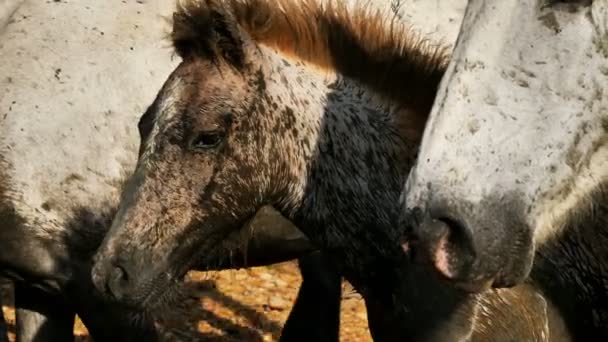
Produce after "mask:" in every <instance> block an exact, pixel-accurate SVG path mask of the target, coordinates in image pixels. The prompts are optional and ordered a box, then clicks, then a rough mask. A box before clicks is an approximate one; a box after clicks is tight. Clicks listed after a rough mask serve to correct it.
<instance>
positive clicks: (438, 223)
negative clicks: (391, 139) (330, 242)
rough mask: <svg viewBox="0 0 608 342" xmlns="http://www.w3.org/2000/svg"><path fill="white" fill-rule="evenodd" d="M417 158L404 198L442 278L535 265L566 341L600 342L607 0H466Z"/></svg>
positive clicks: (607, 312) (606, 207)
mask: <svg viewBox="0 0 608 342" xmlns="http://www.w3.org/2000/svg"><path fill="white" fill-rule="evenodd" d="M418 158H419V159H418V162H417V166H416V167H415V168H414V170H413V172H412V173H411V174H410V177H409V179H408V182H407V185H406V188H405V192H404V195H403V199H404V201H405V204H404V205H405V206H406V208H407V211H408V212H409V214H411V215H412V216H413V217H414V218H416V219H417V224H415V225H414V226H413V227H412V228H413V230H412V231H411V232H410V234H411V235H412V236H413V237H418V238H420V240H421V241H425V242H426V243H427V244H426V245H425V247H426V249H425V250H424V253H425V254H427V255H428V256H429V257H430V258H431V260H433V261H434V264H435V266H436V268H437V270H438V272H439V273H440V274H442V275H443V276H444V277H445V278H447V279H451V280H453V281H454V282H456V283H457V284H459V285H466V286H472V288H474V289H478V290H481V289H483V288H486V287H487V286H489V285H492V284H493V285H494V286H496V287H501V286H505V285H513V284H518V283H521V282H522V281H523V280H524V279H525V278H526V276H528V274H529V272H530V270H532V271H531V273H530V275H531V276H530V278H529V279H528V280H527V282H529V283H530V284H532V285H533V286H535V287H536V288H538V289H539V290H540V292H542V293H543V294H544V297H545V298H546V300H547V302H550V303H553V304H554V305H555V306H556V307H558V309H559V311H560V312H561V314H562V315H563V317H564V319H565V321H566V322H567V327H568V330H569V331H568V334H570V335H571V336H572V338H573V339H575V340H580V341H583V340H605V339H606V338H608V296H606V293H607V290H608V285H607V284H608V192H607V189H608V188H607V186H608V1H606V0H593V1H591V0H580V1H544V0H542V1H541V0H501V1H492V2H488V1H483V0H470V1H469V3H468V6H467V10H466V14H465V18H464V21H463V25H462V29H461V32H460V35H459V37H458V40H457V43H456V46H455V49H454V52H453V57H452V60H451V63H450V65H449V67H448V70H447V73H446V75H445V77H444V79H443V81H442V85H441V87H440V90H439V93H438V96H437V98H436V101H435V104H434V107H433V111H432V113H431V116H430V119H429V121H428V123H427V126H426V129H425V133H424V136H423V141H422V146H421V149H420V154H419V157H418ZM429 235H433V236H434V238H429ZM548 333H549V334H550V336H549V337H547V338H548V339H550V340H552V341H553V340H558V339H560V338H564V339H565V338H566V336H565V335H562V334H561V333H556V332H555V331H551V330H549V331H548Z"/></svg>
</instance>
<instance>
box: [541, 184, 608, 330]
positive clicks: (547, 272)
mask: <svg viewBox="0 0 608 342" xmlns="http://www.w3.org/2000/svg"><path fill="white" fill-rule="evenodd" d="M606 185H608V184H602V185H601V186H600V187H598V191H597V192H596V193H595V194H594V195H596V196H593V197H594V201H593V202H594V203H595V204H594V205H593V209H592V210H588V211H587V212H584V213H576V214H574V215H573V217H571V219H570V222H568V223H567V224H566V225H565V226H564V229H562V230H561V232H560V234H559V235H558V236H555V237H553V238H552V239H551V240H549V241H547V242H546V243H544V244H543V245H542V246H540V247H539V248H538V251H537V253H536V259H535V263H534V269H533V271H532V274H531V278H532V279H533V280H534V281H535V282H536V283H537V284H538V285H539V287H540V289H541V290H542V291H543V293H544V294H545V295H546V296H547V297H548V299H549V300H551V302H552V303H553V304H555V306H556V307H558V308H559V310H560V312H561V314H562V315H563V316H564V317H565V318H566V319H565V321H566V322H567V325H568V327H569V329H570V331H571V332H572V334H573V335H574V337H575V338H576V339H577V340H578V339H581V340H588V339H596V338H597V337H596V336H595V335H596V334H599V335H601V336H602V338H604V339H605V338H608V332H606V326H607V325H608V311H607V310H606V308H608V296H607V295H606V291H607V289H608V286H607V285H606V284H608V267H607V260H608V192H606V191H604V190H603V189H607V188H608V187H606ZM581 211H582V212H583V211H584V210H581ZM585 337H589V338H585Z"/></svg>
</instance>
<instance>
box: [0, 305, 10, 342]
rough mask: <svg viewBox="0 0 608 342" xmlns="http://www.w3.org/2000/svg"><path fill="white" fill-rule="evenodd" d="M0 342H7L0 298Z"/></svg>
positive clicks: (6, 331)
mask: <svg viewBox="0 0 608 342" xmlns="http://www.w3.org/2000/svg"><path fill="white" fill-rule="evenodd" d="M0 342H8V328H7V324H6V320H5V319H4V312H3V311H2V298H0Z"/></svg>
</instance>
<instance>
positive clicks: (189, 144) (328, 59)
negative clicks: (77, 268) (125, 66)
mask: <svg viewBox="0 0 608 342" xmlns="http://www.w3.org/2000/svg"><path fill="white" fill-rule="evenodd" d="M172 38H173V43H174V47H175V50H176V52H177V53H178V54H179V56H181V57H182V59H183V61H182V62H181V63H180V64H179V66H178V67H177V68H176V69H175V70H174V71H173V73H172V74H171V76H170V77H169V78H168V80H167V81H166V82H165V84H164V86H163V88H162V89H161V90H160V92H159V93H158V96H157V97H156V99H155V101H154V102H153V103H152V105H151V106H150V107H149V108H148V110H147V111H146V112H145V114H144V115H143V116H142V118H141V120H140V125H139V128H140V132H141V134H142V143H141V148H142V150H141V154H140V157H139V160H138V163H137V168H136V171H135V173H134V175H133V176H132V177H131V178H130V180H129V182H128V185H127V187H126V188H125V189H126V190H125V192H124V193H123V197H122V200H121V205H120V207H119V209H118V212H117V215H116V217H115V219H114V221H113V224H112V228H111V230H110V232H109V233H108V235H107V236H106V238H105V240H104V243H103V244H102V246H101V248H100V250H99V252H98V257H97V262H96V266H95V269H94V272H93V278H94V281H95V283H96V285H97V287H98V289H99V290H101V291H104V292H106V293H107V294H108V295H110V296H111V297H113V298H115V299H116V300H119V301H121V302H123V303H127V304H130V305H132V306H135V307H143V308H154V307H157V306H162V305H163V304H164V303H163V299H164V298H165V297H166V296H168V295H167V293H169V292H170V290H171V288H172V285H173V284H175V283H177V281H178V280H179V279H181V278H182V277H183V275H184V274H185V273H186V272H187V271H188V270H189V269H191V268H192V267H193V265H194V262H195V260H199V259H200V258H201V257H204V256H206V255H207V254H209V253H212V252H213V251H214V250H215V248H216V246H217V244H218V243H220V242H221V241H223V240H224V239H225V238H226V236H228V235H229V234H230V233H231V232H234V231H238V230H239V228H240V227H241V226H242V222H244V221H245V220H247V219H248V218H249V217H250V216H251V215H253V214H254V213H255V212H256V211H257V210H258V208H259V207H261V206H263V205H268V204H270V205H272V206H274V207H276V208H277V209H278V210H279V211H280V212H281V213H282V214H283V215H285V216H286V217H287V218H289V219H290V220H292V221H293V222H294V223H295V224H296V225H297V226H298V227H301V228H302V230H303V231H304V232H305V234H306V235H307V236H308V237H310V238H311V239H312V240H313V243H315V244H316V245H318V246H320V247H322V248H323V249H324V251H325V252H326V253H327V254H328V255H330V257H331V260H332V261H333V262H334V263H335V264H336V265H337V266H338V267H339V270H340V272H341V273H342V274H343V275H344V276H345V277H346V278H347V279H348V280H349V281H350V282H351V283H353V285H354V286H355V287H356V289H357V290H358V291H359V292H361V293H362V295H363V296H364V297H365V299H366V304H367V306H368V309H369V312H370V315H369V317H370V327H371V330H372V334H373V335H374V337H375V338H379V339H380V338H391V339H399V338H404V337H406V336H408V337H411V338H416V337H420V336H421V335H420V334H421V332H422V331H425V332H426V331H431V328H432V327H434V326H435V325H436V324H437V322H438V320H439V319H441V318H442V317H444V315H446V314H447V313H446V312H444V309H443V308H446V309H445V310H447V311H449V310H448V309H447V308H451V307H452V306H453V305H454V303H450V302H449V300H451V298H446V302H445V303H444V302H442V299H444V298H445V297H447V295H448V294H450V291H451V289H449V288H445V289H442V290H443V292H439V291H438V293H437V294H435V293H433V291H432V286H433V279H425V278H429V277H427V276H426V275H427V274H428V272H423V270H422V269H420V270H419V272H413V273H410V272H409V271H407V272H405V273H407V274H403V275H400V274H399V272H401V269H402V268H404V267H403V266H404V265H407V264H408V260H407V256H406V255H405V253H404V252H403V251H402V250H401V248H400V247H399V245H398V244H397V243H395V241H396V239H397V238H398V237H399V232H398V230H397V229H396V228H397V218H398V211H399V205H398V199H399V194H400V192H401V188H402V185H403V183H404V182H405V179H406V176H407V172H408V170H409V167H410V165H411V164H412V163H413V161H414V158H415V154H416V151H417V146H418V141H419V139H420V133H421V132H422V129H423V127H424V124H425V121H426V117H427V115H428V112H429V109H430V107H431V104H432V102H433V100H434V97H435V91H436V88H437V84H438V82H439V80H440V79H441V76H442V74H443V67H444V65H445V63H446V61H447V59H446V55H445V50H444V49H442V48H441V47H437V46H433V45H432V44H430V43H428V42H424V41H423V40H421V39H420V38H418V37H417V36H416V35H415V34H413V33H412V32H409V30H408V28H407V27H405V26H403V25H400V24H399V23H398V22H395V21H394V20H391V17H385V16H383V15H382V13H379V14H374V13H373V11H367V10H365V9H364V8H362V7H358V8H357V9H354V10H348V9H347V8H346V6H345V5H343V4H341V3H333V4H330V5H327V6H322V5H319V4H318V3H317V2H315V1H306V2H305V3H304V4H300V3H297V2H292V1H288V0H285V1H272V0H271V1H264V0H262V1H256V0H251V1H230V0H226V1H192V2H187V3H186V4H185V7H182V8H180V9H179V11H178V13H177V14H176V15H174V20H173V34H172ZM413 268H415V267H413ZM401 276H402V277H406V278H408V279H407V280H408V281H410V282H411V281H412V279H416V282H419V284H424V283H425V282H426V283H428V284H429V285H430V286H427V287H426V288H424V291H423V292H425V293H426V291H429V292H430V293H433V295H432V296H429V297H425V296H419V295H416V294H415V293H414V292H413V291H410V287H408V286H403V287H402V286H401V282H400V281H398V279H396V278H397V277H401ZM404 285H407V284H404ZM161 293H162V294H163V296H159V294H161ZM402 297H407V298H406V299H403V302H404V304H403V305H393V304H394V303H395V302H396V303H399V304H401V303H400V300H402ZM458 299H459V298H457V299H456V300H454V301H458ZM417 301H418V302H419V303H420V304H425V305H417V304H418V302H417ZM429 303H430V305H426V304H429ZM439 304H441V305H439ZM393 307H397V309H396V310H394V312H393Z"/></svg>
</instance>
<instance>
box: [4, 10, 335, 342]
mask: <svg viewBox="0 0 608 342" xmlns="http://www.w3.org/2000/svg"><path fill="white" fill-rule="evenodd" d="M19 5H20V2H18V1H16V2H14V3H10V2H6V3H3V4H2V6H5V7H0V9H2V10H3V12H2V13H0V14H2V15H0V24H6V25H7V26H6V27H4V26H2V33H1V35H0V42H1V43H0V55H1V56H2V63H0V85H1V86H0V92H1V93H0V94H1V95H0V115H1V117H2V123H1V125H0V130H1V132H2V133H1V137H0V141H1V142H2V144H1V146H0V163H1V166H2V167H1V169H0V172H1V173H2V177H1V179H2V181H1V182H0V214H1V216H0V217H1V218H2V219H1V223H0V274H1V275H3V276H8V277H9V278H10V279H12V280H14V281H15V292H16V293H15V297H16V303H15V304H16V309H17V335H18V338H19V339H20V340H22V341H29V340H33V339H36V340H37V341H42V340H49V341H61V340H71V339H72V338H73V337H72V329H73V322H74V313H75V312H77V313H78V314H79V315H80V317H81V318H82V320H83V321H84V323H85V325H86V326H87V328H88V329H89V331H90V333H91V334H92V336H93V337H94V338H95V339H96V340H106V339H112V340H133V339H137V338H139V337H141V335H142V334H144V335H146V336H147V337H148V339H152V338H153V336H154V335H155V334H154V332H153V331H152V326H151V325H150V324H149V322H146V321H145V320H141V321H140V322H139V323H138V324H134V323H133V322H132V321H133V320H134V319H133V316H135V314H134V312H132V310H130V309H127V308H123V307H122V306H117V305H116V304H109V303H106V302H105V301H103V300H102V298H100V296H98V295H97V292H96V291H94V288H93V287H92V285H91V282H90V263H91V260H90V256H91V255H92V254H93V253H94V251H95V249H96V247H97V246H98V245H99V243H100V242H101V239H102V238H103V235H104V234H105V232H106V230H107V228H108V227H109V223H110V220H111V218H112V216H113V215H114V212H115V207H116V205H117V202H118V196H119V193H120V191H121V184H122V180H123V178H124V177H126V176H127V175H128V174H129V173H130V172H131V171H132V170H133V168H134V164H135V159H136V156H137V151H138V144H139V142H138V133H137V120H138V117H139V115H140V113H141V112H142V111H143V107H142V104H143V103H146V102H148V101H149V99H151V98H153V94H154V92H155V91H156V88H157V87H158V86H159V85H160V84H162V80H163V79H164V78H165V77H166V75H167V74H168V73H169V71H170V69H171V68H172V67H173V66H174V65H175V64H176V63H175V62H174V61H173V60H172V59H171V57H170V51H168V50H167V49H163V48H162V45H163V42H162V37H163V33H164V32H163V29H162V28H163V23H164V22H163V20H162V18H161V17H160V15H159V13H163V14H168V13H170V12H169V10H170V9H171V8H172V7H173V4H172V2H169V1H165V2H162V1H147V2H146V3H145V4H140V3H137V2H134V1H133V2H128V3H127V2H116V3H105V2H98V1H89V2H78V3H65V2H38V1H30V2H24V3H23V4H21V7H20V8H19V9H18V10H17V12H15V13H14V14H13V11H14V10H15V9H17V8H18V7H19ZM4 10H5V11H4ZM116 13H121V15H116ZM11 15H12V17H11ZM9 18H10V21H9ZM144 28H145V29H144ZM239 234H240V235H239ZM220 247H221V248H218V250H217V254H215V255H207V256H206V259H205V262H201V263H198V264H197V268H200V269H210V268H211V269H217V268H231V267H242V266H251V265H259V264H268V263H273V262H278V261H284V260H288V259H291V258H294V257H298V256H300V255H302V253H308V252H311V251H312V250H314V247H313V246H312V245H310V243H309V242H308V240H307V239H306V238H305V237H304V236H303V235H302V234H301V233H300V232H299V231H298V230H297V229H296V228H295V227H294V226H293V225H292V224H291V223H289V222H287V221H286V220H285V219H283V218H281V217H280V216H279V215H277V214H275V213H273V212H272V210H270V209H268V208H265V209H263V210H262V212H261V216H259V217H256V218H254V221H253V223H252V224H251V225H248V226H247V227H246V228H245V229H243V230H241V231H240V232H238V234H234V235H232V237H231V238H229V239H228V240H227V241H226V242H225V244H223V245H221V246H220ZM305 261H306V262H305V263H304V266H305V267H308V268H309V269H310V270H308V271H307V272H306V274H307V276H306V277H305V278H306V279H305V281H304V286H303V288H302V289H301V291H302V292H305V291H307V289H308V288H311V289H312V290H313V291H314V292H313V293H314V294H315V295H316V298H318V299H319V301H310V300H309V301H306V302H304V303H300V302H298V303H299V305H298V308H300V312H299V313H298V315H297V317H299V318H301V319H304V321H306V322H311V321H316V320H318V321H319V327H320V329H316V330H315V329H310V328H307V329H302V328H303V327H302V326H303V324H301V323H300V322H301V320H297V319H290V320H289V321H288V324H287V328H288V329H287V331H288V333H287V334H286V335H287V337H289V336H290V335H291V336H293V335H298V336H299V337H310V338H311V339H316V338H317V335H321V336H323V337H324V338H326V339H328V340H336V339H337V329H338V326H337V324H338V314H339V311H338V310H339V301H340V277H339V276H338V275H337V274H335V273H332V272H324V271H323V270H324V269H327V268H328V267H331V266H329V265H324V263H323V262H322V258H320V257H318V256H316V255H311V256H309V257H306V260H305ZM319 289H321V290H323V291H320V290H319ZM308 291H309V292H310V290H308ZM309 296H310V295H309ZM317 303H318V305H317ZM308 313H312V314H313V315H311V316H308ZM328 316H329V317H328ZM323 324H326V326H327V329H325V326H324V325H323ZM0 333H1V331H0ZM1 336H2V337H0V338H5V337H6V336H5V334H2V335H1Z"/></svg>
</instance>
